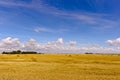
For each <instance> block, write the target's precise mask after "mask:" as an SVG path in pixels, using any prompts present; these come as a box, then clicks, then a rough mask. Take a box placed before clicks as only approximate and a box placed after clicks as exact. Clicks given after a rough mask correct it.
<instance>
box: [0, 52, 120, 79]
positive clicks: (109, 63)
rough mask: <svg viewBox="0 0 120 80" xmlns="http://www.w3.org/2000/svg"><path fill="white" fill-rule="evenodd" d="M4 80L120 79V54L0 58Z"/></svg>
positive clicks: (32, 55)
mask: <svg viewBox="0 0 120 80" xmlns="http://www.w3.org/2000/svg"><path fill="white" fill-rule="evenodd" d="M0 80H120V55H111V54H109V55H108V54H104V55H103V54H15V55H10V54H9V55H7V54H1V55H0Z"/></svg>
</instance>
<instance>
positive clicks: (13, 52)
mask: <svg viewBox="0 0 120 80" xmlns="http://www.w3.org/2000/svg"><path fill="white" fill-rule="evenodd" d="M2 54H42V53H37V52H35V51H21V50H17V51H11V52H5V51H4V52H2Z"/></svg>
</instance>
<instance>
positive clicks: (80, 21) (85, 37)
mask: <svg viewBox="0 0 120 80" xmlns="http://www.w3.org/2000/svg"><path fill="white" fill-rule="evenodd" d="M119 4H120V1H119V0H0V52H3V51H13V50H23V51H37V52H44V53H85V52H93V53H119V52H120V16H119V14H120V9H119V8H120V5H119Z"/></svg>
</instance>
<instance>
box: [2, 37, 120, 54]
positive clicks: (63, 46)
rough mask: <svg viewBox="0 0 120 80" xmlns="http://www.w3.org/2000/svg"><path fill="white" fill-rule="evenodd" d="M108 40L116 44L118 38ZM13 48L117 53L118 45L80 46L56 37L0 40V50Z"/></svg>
mask: <svg viewBox="0 0 120 80" xmlns="http://www.w3.org/2000/svg"><path fill="white" fill-rule="evenodd" d="M118 39H119V38H118ZM118 39H116V40H113V41H112V40H108V41H107V42H108V44H111V45H114V44H115V45H117V43H118V44H119V40H118ZM13 50H23V51H37V52H43V53H85V52H93V53H119V52H120V48H119V47H116V48H114V47H103V46H99V45H98V46H95V45H94V44H93V45H91V46H89V45H88V46H81V44H79V43H77V42H76V41H68V42H64V40H63V39H62V38H58V40H56V41H51V42H46V43H37V41H36V40H35V39H33V38H31V39H30V40H28V41H25V42H20V40H19V38H11V37H7V38H5V39H2V40H1V41H0V52H3V51H13Z"/></svg>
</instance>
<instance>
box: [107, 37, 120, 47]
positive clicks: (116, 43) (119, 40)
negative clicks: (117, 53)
mask: <svg viewBox="0 0 120 80" xmlns="http://www.w3.org/2000/svg"><path fill="white" fill-rule="evenodd" d="M107 43H108V44H109V45H111V46H120V38H117V39H115V40H107Z"/></svg>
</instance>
